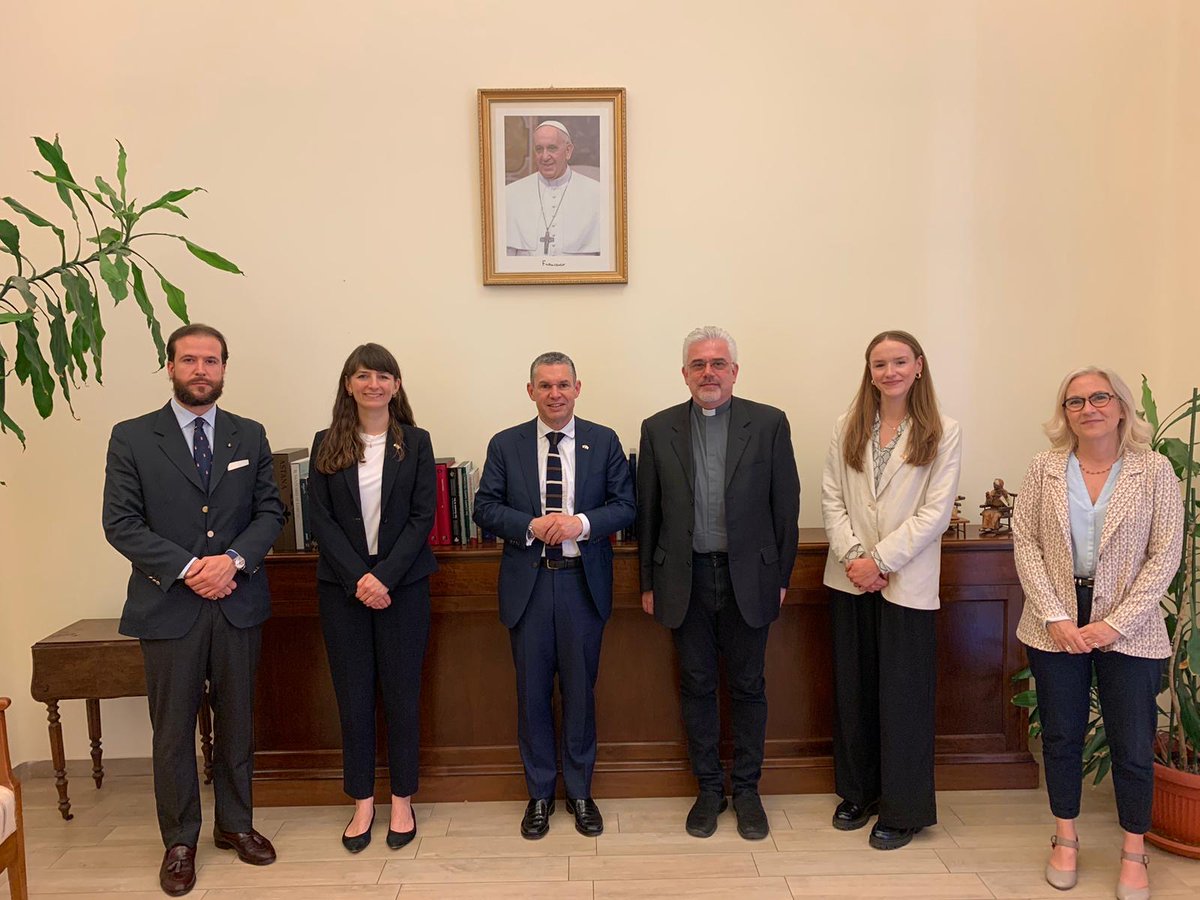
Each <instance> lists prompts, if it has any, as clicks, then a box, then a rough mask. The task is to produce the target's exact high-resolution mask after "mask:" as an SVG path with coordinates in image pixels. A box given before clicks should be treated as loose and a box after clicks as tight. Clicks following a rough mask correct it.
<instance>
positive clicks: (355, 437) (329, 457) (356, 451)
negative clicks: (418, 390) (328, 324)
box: [316, 344, 416, 475]
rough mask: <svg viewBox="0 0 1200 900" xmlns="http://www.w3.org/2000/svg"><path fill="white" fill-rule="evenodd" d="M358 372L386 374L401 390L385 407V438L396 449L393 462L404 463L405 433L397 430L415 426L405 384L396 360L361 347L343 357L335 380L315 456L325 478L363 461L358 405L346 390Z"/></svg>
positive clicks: (384, 350) (383, 349) (383, 352)
mask: <svg viewBox="0 0 1200 900" xmlns="http://www.w3.org/2000/svg"><path fill="white" fill-rule="evenodd" d="M359 369H370V370H371V371H374V372H386V373H387V374H389V375H391V376H392V377H394V378H395V379H396V383H397V384H398V385H399V386H400V390H398V391H397V392H396V396H394V397H393V398H392V399H391V402H390V403H389V404H388V412H389V413H390V416H389V420H390V421H389V422H388V436H389V437H390V438H391V442H392V446H393V447H394V448H395V452H396V459H404V429H403V428H401V427H400V426H401V425H415V424H416V422H414V421H413V412H412V407H411V406H410V405H409V403H408V394H406V393H405V392H404V381H403V379H401V377H400V365H399V364H398V363H397V362H396V357H394V356H392V354H391V353H390V352H388V350H387V348H386V347H381V346H379V344H361V345H359V346H358V347H355V348H354V351H353V352H352V353H351V354H350V355H349V356H348V357H346V364H345V365H344V366H342V374H341V375H339V376H338V383H337V390H336V391H335V392H334V395H333V416H332V418H331V420H330V422H329V431H328V433H326V435H325V440H324V441H323V442H322V444H321V449H320V451H319V452H318V453H317V459H316V466H317V471H318V472H323V473H325V474H326V475H332V474H333V473H334V472H340V471H341V470H342V469H348V468H350V467H351V466H354V465H357V464H358V463H360V462H362V461H363V449H364V448H363V440H362V438H361V437H359V434H358V429H359V423H358V404H357V403H355V401H354V397H353V395H352V394H351V393H350V389H349V388H348V387H347V386H346V381H347V379H349V378H350V376H351V375H353V374H354V373H355V372H357V371H358V370H359Z"/></svg>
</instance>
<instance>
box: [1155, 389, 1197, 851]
mask: <svg viewBox="0 0 1200 900" xmlns="http://www.w3.org/2000/svg"><path fill="white" fill-rule="evenodd" d="M1142 410H1143V414H1144V416H1145V418H1146V421H1147V422H1149V423H1150V425H1151V426H1152V427H1153V428H1154V437H1153V440H1152V444H1153V446H1154V448H1155V449H1156V450H1158V452H1160V453H1162V454H1163V455H1164V456H1166V457H1167V458H1168V459H1169V460H1170V461H1171V465H1172V467H1173V468H1174V469H1175V474H1176V475H1178V476H1179V480H1180V482H1181V484H1182V489H1183V502H1184V520H1183V521H1184V532H1183V551H1182V553H1181V556H1180V561H1179V570H1178V571H1177V572H1176V573H1175V578H1174V580H1173V581H1172V582H1171V586H1170V588H1169V589H1168V591H1167V595H1166V596H1165V597H1164V598H1163V610H1164V612H1165V614H1166V620H1167V633H1168V635H1169V636H1170V638H1171V657H1170V659H1169V660H1168V664H1167V670H1166V673H1165V676H1164V681H1165V684H1164V693H1165V697H1166V701H1167V702H1166V708H1165V709H1162V710H1160V712H1161V714H1162V718H1163V719H1164V720H1165V722H1166V727H1165V730H1164V731H1162V732H1161V733H1160V735H1159V740H1158V741H1157V743H1156V747H1155V757H1156V758H1155V762H1154V809H1153V813H1152V814H1151V825H1150V832H1149V833H1148V834H1147V835H1146V840H1148V841H1150V843H1152V844H1154V845H1155V846H1156V847H1160V848H1162V849H1164V850H1169V851H1171V852H1173V853H1179V854H1181V855H1183V856H1189V857H1192V858H1193V859H1200V628H1197V627H1196V612H1197V610H1196V589H1197V585H1196V562H1197V552H1198V548H1197V540H1198V538H1200V523H1198V521H1197V512H1198V511H1200V501H1197V499H1196V484H1195V481H1196V477H1197V476H1200V460H1197V453H1196V428H1197V419H1198V418H1200V390H1197V389H1195V388H1193V389H1192V397H1191V399H1190V400H1189V401H1187V402H1185V403H1181V404H1180V405H1179V406H1177V407H1176V408H1175V409H1173V410H1172V411H1171V412H1170V413H1168V414H1167V415H1165V416H1163V417H1162V419H1161V421H1160V419H1159V415H1158V410H1157V407H1156V406H1155V403H1154V396H1153V394H1152V393H1151V391H1150V385H1149V383H1148V382H1147V381H1146V378H1145V376H1143V377H1142ZM1172 429H1176V430H1177V431H1178V432H1181V433H1185V434H1186V435H1187V439H1186V440H1184V439H1183V438H1182V437H1179V436H1177V435H1176V434H1168V432H1169V431H1171V430H1172Z"/></svg>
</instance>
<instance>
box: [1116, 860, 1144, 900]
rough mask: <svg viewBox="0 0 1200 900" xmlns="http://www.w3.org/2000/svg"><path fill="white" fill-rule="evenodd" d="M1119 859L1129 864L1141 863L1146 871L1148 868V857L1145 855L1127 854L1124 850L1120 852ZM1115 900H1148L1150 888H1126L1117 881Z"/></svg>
mask: <svg viewBox="0 0 1200 900" xmlns="http://www.w3.org/2000/svg"><path fill="white" fill-rule="evenodd" d="M1121 859H1127V860H1129V861H1130V862H1136V863H1141V864H1142V865H1143V866H1145V867H1146V868H1147V869H1149V868H1150V857H1148V856H1147V855H1146V854H1145V853H1129V852H1127V851H1125V850H1122V851H1121ZM1117 900H1150V888H1148V887H1144V888H1131V887H1126V886H1125V885H1123V884H1121V882H1119V881H1118V882H1117Z"/></svg>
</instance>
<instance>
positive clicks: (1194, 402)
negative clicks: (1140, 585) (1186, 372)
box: [1012, 375, 1200, 784]
mask: <svg viewBox="0 0 1200 900" xmlns="http://www.w3.org/2000/svg"><path fill="white" fill-rule="evenodd" d="M1138 415H1139V416H1141V417H1142V418H1143V419H1145V420H1146V422H1147V423H1148V424H1149V425H1150V427H1151V429H1152V430H1153V431H1152V437H1151V439H1150V446H1151V447H1152V448H1153V449H1154V450H1155V451H1157V452H1158V453H1161V454H1162V455H1163V456H1165V457H1166V458H1167V459H1168V460H1170V462H1171V468H1173V469H1174V470H1175V475H1176V477H1178V478H1179V481H1180V486H1181V490H1182V492H1183V502H1184V531H1183V549H1182V551H1181V553H1180V559H1179V568H1178V569H1177V570H1176V572H1175V577H1174V579H1172V581H1171V585H1170V587H1169V588H1168V589H1167V593H1166V595H1165V596H1164V597H1163V599H1162V610H1163V615H1164V617H1165V619H1166V625H1167V634H1168V636H1169V637H1170V639H1171V657H1170V659H1169V660H1168V662H1167V668H1166V671H1165V672H1164V673H1163V687H1162V692H1163V694H1164V695H1165V699H1166V707H1165V708H1163V707H1161V706H1160V708H1159V715H1160V722H1162V723H1165V731H1164V732H1163V734H1162V739H1160V740H1159V741H1157V742H1156V745H1155V748H1156V749H1155V755H1156V757H1157V760H1158V762H1159V763H1161V764H1162V765H1164V766H1170V767H1171V768H1175V769H1180V770H1182V771H1187V772H1192V773H1196V774H1200V628H1197V627H1196V612H1197V610H1196V589H1197V585H1196V562H1197V554H1198V547H1197V543H1198V541H1200V520H1198V516H1197V514H1198V513H1200V500H1197V498H1196V487H1195V486H1194V483H1193V482H1194V479H1195V478H1196V477H1197V476H1200V460H1197V458H1196V457H1197V454H1196V449H1197V444H1196V428H1197V419H1198V418H1200V390H1198V389H1196V388H1193V389H1192V397H1191V399H1190V400H1188V401H1185V402H1183V403H1181V404H1179V406H1177V407H1175V408H1174V409H1173V410H1171V412H1169V413H1167V414H1166V415H1165V416H1161V417H1160V416H1159V413H1158V404H1157V403H1156V402H1155V400H1154V392H1153V391H1152V390H1151V389H1150V382H1149V381H1148V380H1147V379H1146V376H1145V375H1143V376H1142V409H1141V411H1140V412H1139V413H1138ZM1172 429H1174V430H1176V431H1186V433H1187V439H1186V440H1184V438H1182V437H1179V436H1178V435H1177V434H1168V432H1169V431H1171V430H1172ZM1029 678H1030V672H1029V668H1028V667H1026V668H1024V669H1022V670H1021V671H1019V672H1017V673H1016V674H1015V675H1013V676H1012V681H1013V683H1023V682H1026V681H1028V680H1029ZM1090 701H1091V702H1090V707H1089V714H1088V725H1087V731H1086V733H1085V735H1084V745H1083V771H1084V774H1085V775H1088V774H1091V773H1095V783H1097V784H1099V783H1100V781H1102V780H1103V779H1104V776H1105V775H1107V774H1108V772H1109V769H1110V768H1111V766H1112V760H1111V758H1110V757H1109V752H1108V738H1107V736H1106V734H1105V731H1104V717H1103V716H1102V715H1101V710H1100V700H1099V696H1098V694H1097V691H1096V679H1095V676H1094V675H1093V677H1092V690H1091V698H1090ZM1012 702H1013V703H1014V704H1015V705H1016V706H1020V707H1023V708H1025V709H1028V710H1029V736H1030V738H1036V737H1038V736H1039V735H1040V734H1041V732H1042V725H1041V719H1040V717H1039V713H1038V703H1037V690H1036V689H1026V690H1023V691H1020V692H1019V693H1017V694H1016V695H1015V696H1014V697H1013V698H1012Z"/></svg>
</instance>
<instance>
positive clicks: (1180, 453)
mask: <svg viewBox="0 0 1200 900" xmlns="http://www.w3.org/2000/svg"><path fill="white" fill-rule="evenodd" d="M1158 452H1159V453H1161V454H1162V455H1163V456H1165V457H1166V458H1167V459H1169V460H1170V461H1171V467H1172V468H1173V469H1174V470H1175V475H1176V477H1177V478H1179V479H1181V480H1182V479H1183V478H1184V476H1185V475H1186V474H1187V470H1188V469H1189V468H1190V469H1191V470H1192V474H1193V475H1196V474H1200V464H1198V463H1197V462H1196V461H1195V460H1194V459H1192V451H1191V448H1189V447H1188V445H1187V444H1186V443H1185V442H1184V441H1182V440H1180V439H1179V438H1177V437H1169V438H1163V439H1162V440H1161V441H1159V443H1158Z"/></svg>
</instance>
